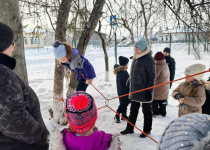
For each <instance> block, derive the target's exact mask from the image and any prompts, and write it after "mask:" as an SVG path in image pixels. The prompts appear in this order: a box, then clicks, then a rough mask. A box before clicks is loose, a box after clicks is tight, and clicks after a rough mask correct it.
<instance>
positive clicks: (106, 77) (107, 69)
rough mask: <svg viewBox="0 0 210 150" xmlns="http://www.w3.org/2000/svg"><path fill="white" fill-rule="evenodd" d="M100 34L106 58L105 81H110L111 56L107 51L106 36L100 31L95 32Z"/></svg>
mask: <svg viewBox="0 0 210 150" xmlns="http://www.w3.org/2000/svg"><path fill="white" fill-rule="evenodd" d="M95 33H97V34H98V36H99V37H100V39H101V43H102V48H103V51H104V60H105V69H106V70H105V71H106V74H105V81H106V82H108V81H109V57H108V54H107V51H106V43H105V41H104V38H103V36H102V34H101V33H100V31H99V32H95Z"/></svg>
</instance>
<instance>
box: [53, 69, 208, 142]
mask: <svg viewBox="0 0 210 150" xmlns="http://www.w3.org/2000/svg"><path fill="white" fill-rule="evenodd" d="M206 72H210V68H209V70H206V71H203V72H200V73H197V74H193V75H191V76H187V77H183V78H179V79H177V80H173V81H169V82H166V83H162V84H158V85H155V86H152V87H148V88H145V89H142V90H138V91H135V92H132V93H128V94H124V95H121V96H118V97H114V98H111V99H107V98H106V97H105V96H104V95H103V94H102V93H101V92H100V91H99V90H98V89H97V88H96V87H95V86H94V85H93V84H92V83H91V85H92V86H93V88H95V90H96V91H98V92H99V93H100V94H101V96H103V98H104V99H106V101H110V100H113V99H117V98H121V97H125V96H128V95H131V94H135V93H139V92H143V91H146V90H149V89H153V88H156V87H159V86H163V85H166V84H169V83H173V82H176V81H179V80H183V79H187V78H190V77H193V76H196V75H199V74H204V73H206ZM79 74H80V75H81V76H82V77H83V78H84V79H85V80H87V79H86V78H85V77H84V76H83V75H82V74H81V73H80V72H79ZM53 98H54V99H57V100H61V101H62V102H64V99H63V98H61V99H58V98H55V97H53ZM104 107H108V108H109V109H110V110H112V111H113V112H114V113H116V114H117V115H118V116H120V117H121V118H123V119H124V120H125V121H126V122H128V123H129V124H130V125H132V126H133V127H135V128H136V129H138V130H139V131H140V132H142V133H143V134H144V135H146V136H147V137H149V138H150V139H151V140H153V141H154V142H155V143H157V144H158V142H157V141H156V140H154V139H153V138H152V137H150V136H149V135H147V134H146V133H145V132H143V131H142V130H141V129H139V128H138V127H136V126H135V125H133V124H132V123H131V122H129V121H128V120H127V119H125V118H124V117H123V116H121V115H120V114H118V113H117V112H116V111H114V110H113V109H112V108H111V107H109V106H108V103H107V104H106V105H105V106H102V107H99V108H98V110H100V109H102V108H104Z"/></svg>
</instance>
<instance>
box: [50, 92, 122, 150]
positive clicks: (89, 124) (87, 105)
mask: <svg viewBox="0 0 210 150" xmlns="http://www.w3.org/2000/svg"><path fill="white" fill-rule="evenodd" d="M66 118H67V120H68V122H69V128H65V129H64V130H63V131H62V133H61V134H60V133H59V131H56V132H58V133H59V134H58V135H57V136H55V134H53V135H51V142H50V143H51V144H50V146H51V150H57V149H59V150H66V149H67V150H84V149H86V150H120V146H119V143H120V142H119V138H118V135H117V134H116V135H112V134H109V133H105V132H104V131H99V130H98V129H97V128H95V122H96V119H97V107H96V104H95V101H94V99H93V97H92V96H91V95H89V94H88V93H86V92H84V91H77V92H75V93H73V94H71V95H70V96H69V97H68V98H67V100H66ZM58 139H60V140H58Z"/></svg>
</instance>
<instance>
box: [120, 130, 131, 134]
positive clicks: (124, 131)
mask: <svg viewBox="0 0 210 150" xmlns="http://www.w3.org/2000/svg"><path fill="white" fill-rule="evenodd" d="M128 133H129V134H131V133H134V131H133V130H128V129H125V130H123V131H121V132H120V134H122V135H125V134H128Z"/></svg>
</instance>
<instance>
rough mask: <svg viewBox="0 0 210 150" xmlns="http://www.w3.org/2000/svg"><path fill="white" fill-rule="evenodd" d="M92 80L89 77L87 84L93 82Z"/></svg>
mask: <svg viewBox="0 0 210 150" xmlns="http://www.w3.org/2000/svg"><path fill="white" fill-rule="evenodd" d="M92 82H93V79H87V80H86V82H85V83H86V84H92Z"/></svg>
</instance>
